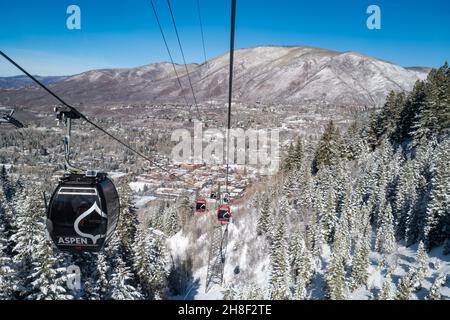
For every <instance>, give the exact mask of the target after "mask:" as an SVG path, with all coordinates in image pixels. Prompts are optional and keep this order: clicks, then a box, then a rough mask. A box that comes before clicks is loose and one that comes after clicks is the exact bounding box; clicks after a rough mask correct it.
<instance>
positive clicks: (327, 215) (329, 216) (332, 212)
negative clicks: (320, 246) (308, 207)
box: [322, 188, 338, 243]
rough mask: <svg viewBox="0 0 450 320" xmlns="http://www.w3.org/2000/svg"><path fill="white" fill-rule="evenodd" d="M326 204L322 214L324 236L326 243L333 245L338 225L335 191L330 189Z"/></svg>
mask: <svg viewBox="0 0 450 320" xmlns="http://www.w3.org/2000/svg"><path fill="white" fill-rule="evenodd" d="M326 201H327V202H326V204H325V210H324V212H323V214H322V226H323V236H324V239H325V241H326V242H328V243H331V242H332V240H333V238H334V231H335V227H336V224H337V220H338V219H337V213H336V194H335V193H334V189H332V188H330V190H329V191H328V196H327V200H326Z"/></svg>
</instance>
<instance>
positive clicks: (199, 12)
mask: <svg viewBox="0 0 450 320" xmlns="http://www.w3.org/2000/svg"><path fill="white" fill-rule="evenodd" d="M197 12H198V20H199V23H200V33H201V35H202V46H203V57H204V59H205V64H206V65H207V66H208V59H207V58H206V46H205V35H204V33H203V22H202V12H201V10H200V0H197ZM208 69H209V67H208Z"/></svg>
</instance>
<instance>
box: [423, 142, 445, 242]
mask: <svg viewBox="0 0 450 320" xmlns="http://www.w3.org/2000/svg"><path fill="white" fill-rule="evenodd" d="M449 163H450V138H447V139H446V140H445V141H443V142H442V143H441V144H440V146H439V147H438V148H437V149H436V156H435V157H434V158H433V159H432V161H431V172H432V179H431V189H432V191H431V195H430V201H429V203H428V205H427V208H426V221H425V227H424V237H425V242H426V245H427V248H429V249H431V248H432V247H434V246H438V245H441V244H442V243H444V242H445V241H448V239H450V196H449V195H450V166H449Z"/></svg>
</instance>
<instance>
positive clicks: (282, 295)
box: [270, 219, 289, 300]
mask: <svg viewBox="0 0 450 320" xmlns="http://www.w3.org/2000/svg"><path fill="white" fill-rule="evenodd" d="M270 257H271V259H270V265H271V279H270V296H271V299H272V300H286V299H288V298H289V291H288V283H289V282H288V274H289V270H288V263H287V262H288V260H287V243H286V225H285V221H284V219H280V220H279V221H278V223H277V226H276V229H275V232H274V236H273V241H272V247H271V254H270Z"/></svg>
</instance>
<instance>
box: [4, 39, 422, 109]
mask: <svg viewBox="0 0 450 320" xmlns="http://www.w3.org/2000/svg"><path fill="white" fill-rule="evenodd" d="M235 59H236V62H235V86H234V88H235V91H234V98H235V99H236V100H239V101H245V102H257V101H261V102H265V103H271V102H274V103H285V104H322V105H323V104H325V105H327V104H331V105H356V106H374V105H380V104H382V103H383V102H384V99H385V97H386V95H387V93H388V92H389V91H391V90H395V91H409V90H411V89H412V87H413V85H414V83H415V82H416V81H417V80H419V79H424V78H425V77H426V76H427V73H428V69H425V68H403V67H401V66H398V65H395V64H393V63H390V62H387V61H383V60H379V59H375V58H371V57H368V56H365V55H362V54H359V53H355V52H336V51H330V50H325V49H319V48H312V47H301V46H296V47H280V46H261V47H255V48H250V49H240V50H237V51H236V55H235ZM228 63H229V57H228V54H224V55H221V56H219V57H216V58H214V59H211V60H210V61H208V62H207V63H204V64H201V65H197V64H191V65H189V66H188V69H189V73H190V74H191V77H192V82H193V86H194V90H195V92H196V95H197V99H198V100H199V101H206V100H209V99H210V98H213V99H216V100H222V99H225V97H226V95H227V90H228ZM176 68H177V73H178V75H179V76H180V78H181V83H182V86H183V91H181V90H180V86H179V84H178V81H177V79H176V76H175V73H174V70H173V67H172V65H171V64H169V63H158V64H151V65H146V66H142V67H138V68H131V69H105V70H94V71H88V72H85V73H81V74H79V75H74V76H71V77H67V78H62V79H59V81H57V82H56V83H54V84H53V85H52V87H53V89H54V90H55V91H56V92H57V93H59V94H60V95H62V96H64V97H65V99H66V100H68V101H70V102H72V103H78V102H82V103H86V104H89V103H90V104H111V103H138V102H145V103H148V102H184V96H185V97H186V98H187V100H188V102H189V103H192V101H193V98H192V95H191V92H190V88H189V82H188V77H187V74H186V70H185V68H184V66H183V65H178V66H177V67H176ZM3 87H5V86H3ZM12 88H15V86H12ZM49 102H52V100H51V98H49V97H48V96H47V95H45V94H43V92H42V91H41V90H36V88H22V89H13V90H11V89H8V90H0V103H9V104H11V103H15V104H33V105H44V104H48V103H49Z"/></svg>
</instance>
